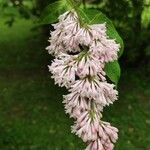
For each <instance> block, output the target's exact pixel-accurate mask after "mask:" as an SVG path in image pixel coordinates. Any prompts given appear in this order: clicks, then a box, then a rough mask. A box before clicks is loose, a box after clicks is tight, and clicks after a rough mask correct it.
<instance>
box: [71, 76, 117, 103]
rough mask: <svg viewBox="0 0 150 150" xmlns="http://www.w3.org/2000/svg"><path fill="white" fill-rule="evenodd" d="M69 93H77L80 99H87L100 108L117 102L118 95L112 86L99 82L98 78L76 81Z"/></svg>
mask: <svg viewBox="0 0 150 150" xmlns="http://www.w3.org/2000/svg"><path fill="white" fill-rule="evenodd" d="M69 91H70V92H78V93H80V94H81V96H82V97H87V98H89V99H90V100H93V101H95V103H98V104H101V105H102V106H105V105H109V104H112V103H113V102H114V101H115V100H117V94H118V92H117V91H116V90H115V89H114V85H113V84H109V83H107V82H100V81H99V80H98V77H86V78H84V79H81V80H76V81H75V82H74V84H72V86H71V88H70V90H69Z"/></svg>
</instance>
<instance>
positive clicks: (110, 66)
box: [105, 61, 121, 85]
mask: <svg viewBox="0 0 150 150" xmlns="http://www.w3.org/2000/svg"><path fill="white" fill-rule="evenodd" d="M105 72H106V74H107V76H108V78H109V79H110V80H111V81H112V82H114V83H115V85H117V84H118V81H119V78H120V74H121V69H120V65H119V63H118V61H114V62H110V63H107V64H106V65H105Z"/></svg>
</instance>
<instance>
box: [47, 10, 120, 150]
mask: <svg viewBox="0 0 150 150" xmlns="http://www.w3.org/2000/svg"><path fill="white" fill-rule="evenodd" d="M53 27H54V31H53V32H51V36H50V39H49V42H50V45H49V46H48V47H47V48H46V49H47V50H48V52H49V53H50V54H53V55H54V56H55V59H54V60H53V62H52V64H51V65H50V66H48V67H49V71H50V72H51V73H52V78H53V79H54V80H55V83H56V84H58V85H59V86H65V87H66V88H67V89H68V91H69V94H67V95H64V96H63V98H64V100H63V103H64V105H65V110H66V113H67V114H69V115H70V117H72V118H74V120H75V124H74V125H73V126H72V133H75V134H76V135H77V136H79V137H80V138H81V139H82V140H83V141H84V142H85V143H87V145H88V146H87V148H86V150H113V147H114V143H115V142H116V140H117V139H118V134H117V132H118V129H117V128H115V127H112V126H111V125H110V123H108V122H104V121H102V120H101V118H102V111H103V107H105V106H108V105H110V104H112V103H113V102H114V101H115V100H117V99H118V92H117V90H115V85H113V84H110V83H107V81H106V77H105V76H106V73H105V71H104V67H105V63H107V62H112V61H114V60H117V59H118V55H117V53H118V51H119V47H120V45H119V44H117V43H116V41H115V40H114V39H109V37H108V36H107V34H106V31H107V28H106V23H103V24H94V25H86V26H82V25H81V24H80V21H79V19H78V15H77V14H76V12H75V11H74V10H71V11H68V12H66V13H64V14H63V15H61V16H60V17H59V22H58V23H56V24H54V25H53Z"/></svg>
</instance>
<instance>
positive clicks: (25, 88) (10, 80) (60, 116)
mask: <svg viewBox="0 0 150 150" xmlns="http://www.w3.org/2000/svg"><path fill="white" fill-rule="evenodd" d="M0 27H1V28H0V33H1V37H0V91H1V92H0V150H83V149H84V147H85V145H84V144H83V143H82V141H81V140H80V139H79V138H78V137H76V136H74V135H73V134H71V133H70V126H71V125H72V124H73V121H72V120H71V119H69V117H68V116H67V115H65V113H64V108H63V104H62V103H61V102H62V95H63V94H65V93H66V91H65V89H63V88H59V87H57V86H56V85H54V82H53V80H51V79H50V75H49V73H48V72H47V68H46V65H47V64H49V63H50V61H49V59H50V56H49V55H47V53H46V52H45V51H44V47H45V46H46V44H45V42H42V40H41V37H40V34H41V32H40V31H34V30H31V29H32V27H33V23H32V22H31V21H25V20H18V21H17V22H16V23H15V24H14V26H13V27H12V28H7V27H6V26H4V25H3V22H1V23H0ZM44 44H45V45H44ZM119 91H120V98H119V101H117V102H115V103H114V105H112V106H110V107H107V108H106V109H105V110H104V120H106V121H110V122H112V124H113V125H114V126H116V127H118V128H119V130H120V132H119V140H118V142H117V144H116V147H115V150H149V148H150V134H149V132H150V130H149V126H150V116H149V106H150V101H149V97H150V77H149V76H148V74H147V72H146V71H144V69H141V68H140V69H128V70H123V72H122V77H121V82H120V85H119Z"/></svg>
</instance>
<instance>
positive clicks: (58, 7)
mask: <svg viewBox="0 0 150 150" xmlns="http://www.w3.org/2000/svg"><path fill="white" fill-rule="evenodd" d="M66 8H67V5H66V0H59V1H56V2H54V3H52V4H49V5H48V6H47V7H46V8H45V9H44V10H43V12H42V14H41V17H40V24H51V23H54V22H56V21H57V19H58V17H59V15H60V14H61V13H63V12H64V11H65V10H66Z"/></svg>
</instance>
